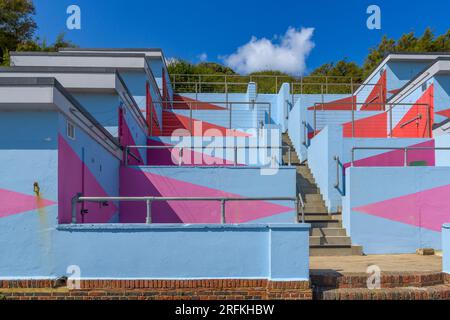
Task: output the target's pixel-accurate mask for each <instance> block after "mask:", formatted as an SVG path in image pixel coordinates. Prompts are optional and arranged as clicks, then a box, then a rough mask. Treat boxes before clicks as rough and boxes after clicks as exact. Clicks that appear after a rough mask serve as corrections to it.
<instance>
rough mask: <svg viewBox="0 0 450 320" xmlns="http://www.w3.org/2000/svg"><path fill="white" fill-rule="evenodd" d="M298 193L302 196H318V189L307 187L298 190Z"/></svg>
mask: <svg viewBox="0 0 450 320" xmlns="http://www.w3.org/2000/svg"><path fill="white" fill-rule="evenodd" d="M299 189H300V192H301V193H302V194H304V195H305V194H319V195H320V189H318V188H313V187H308V188H299Z"/></svg>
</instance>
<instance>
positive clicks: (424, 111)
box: [313, 102, 432, 137]
mask: <svg viewBox="0 0 450 320" xmlns="http://www.w3.org/2000/svg"><path fill="white" fill-rule="evenodd" d="M326 105H327V106H332V105H339V106H342V105H344V106H345V105H349V106H350V108H351V110H332V109H329V110H325V109H324V106H326ZM319 106H321V107H322V109H321V108H320V107H319ZM358 106H361V107H363V106H366V107H367V106H368V107H371V106H372V107H373V106H375V108H373V109H365V110H357V109H358ZM402 107H407V108H416V109H417V117H415V118H414V119H409V120H406V121H405V122H403V123H401V124H400V127H401V128H404V127H405V126H407V125H409V124H411V123H413V122H415V121H416V122H417V121H420V120H422V119H423V118H425V121H426V122H425V129H424V131H425V132H424V137H425V136H426V137H431V136H432V125H431V123H430V121H431V117H430V105H429V104H427V103H384V102H371V103H366V102H328V103H323V102H317V103H314V110H313V113H314V114H313V126H314V132H315V133H316V132H318V131H319V130H320V129H321V128H319V126H318V115H319V114H322V112H327V111H336V112H339V114H340V115H342V114H344V112H347V113H348V114H350V113H351V118H350V121H345V122H351V130H352V135H351V136H352V137H355V122H356V121H358V120H361V119H364V118H361V119H356V118H355V113H356V112H369V111H372V112H377V111H379V112H380V113H383V112H384V113H387V121H388V123H387V125H388V130H389V131H388V132H389V134H388V137H393V136H394V134H393V129H394V127H393V118H394V116H395V112H397V111H399V112H400V114H402V115H404V114H405V113H404V112H403V110H398V109H401V108H402ZM323 114H324V115H326V113H323ZM336 115H338V114H335V116H336ZM325 117H326V116H325ZM331 120H332V119H331ZM341 120H342V119H337V121H338V123H337V124H342V122H341ZM325 122H326V123H327V124H330V123H331V121H330V119H329V118H326V119H325ZM380 125H381V124H380ZM376 127H378V125H376ZM366 128H367V125H366Z"/></svg>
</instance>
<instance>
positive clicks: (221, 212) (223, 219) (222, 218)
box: [220, 199, 226, 224]
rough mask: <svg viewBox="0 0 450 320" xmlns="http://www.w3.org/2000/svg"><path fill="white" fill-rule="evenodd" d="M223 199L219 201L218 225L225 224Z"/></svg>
mask: <svg viewBox="0 0 450 320" xmlns="http://www.w3.org/2000/svg"><path fill="white" fill-rule="evenodd" d="M225 202H226V200H225V199H222V200H220V223H221V224H225V223H226V216H225Z"/></svg>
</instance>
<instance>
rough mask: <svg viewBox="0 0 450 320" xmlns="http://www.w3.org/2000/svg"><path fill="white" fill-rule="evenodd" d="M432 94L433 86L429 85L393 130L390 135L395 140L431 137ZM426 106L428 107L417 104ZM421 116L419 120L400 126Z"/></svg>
mask: <svg viewBox="0 0 450 320" xmlns="http://www.w3.org/2000/svg"><path fill="white" fill-rule="evenodd" d="M433 94H434V86H433V85H431V86H430V87H429V88H428V89H427V90H426V91H425V92H424V93H423V95H422V96H421V97H420V99H419V100H417V101H416V104H415V105H413V106H412V107H411V108H410V109H409V110H408V112H407V113H406V114H405V115H404V116H403V118H402V119H401V120H400V122H399V123H398V124H397V126H396V127H395V128H394V129H393V131H392V135H393V137H396V138H429V137H431V135H432V126H433V122H434V121H433V118H434V117H433V100H434V99H433ZM425 103H426V104H428V105H429V107H427V106H424V105H419V104H425ZM418 116H421V117H422V118H421V119H418V120H415V121H413V122H411V123H409V124H406V125H405V126H403V128H402V127H401V126H402V124H405V123H406V122H408V121H410V120H413V119H415V118H417V117H418Z"/></svg>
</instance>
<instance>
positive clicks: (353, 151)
mask: <svg viewBox="0 0 450 320" xmlns="http://www.w3.org/2000/svg"><path fill="white" fill-rule="evenodd" d="M351 166H352V167H354V166H355V148H352V162H351Z"/></svg>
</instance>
